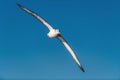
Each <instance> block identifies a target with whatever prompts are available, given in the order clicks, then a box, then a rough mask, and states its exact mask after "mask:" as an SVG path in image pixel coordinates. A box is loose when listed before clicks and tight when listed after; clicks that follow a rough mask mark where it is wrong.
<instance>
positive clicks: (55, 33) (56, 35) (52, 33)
mask: <svg viewBox="0 0 120 80" xmlns="http://www.w3.org/2000/svg"><path fill="white" fill-rule="evenodd" d="M17 6H18V7H19V8H21V9H22V10H24V11H25V12H27V13H29V14H31V15H32V16H33V17H35V18H36V19H37V20H39V21H40V22H41V23H42V24H44V25H45V26H46V27H47V28H48V29H49V32H48V34H47V36H48V37H49V38H57V39H59V40H60V42H61V43H62V44H63V45H64V46H65V48H66V49H67V50H68V52H69V53H70V54H71V56H72V57H73V59H74V61H75V62H76V63H77V65H78V67H79V68H80V69H81V70H82V71H83V72H85V70H84V69H83V67H82V65H81V63H80V61H79V60H78V58H77V56H76V54H75V52H74V51H73V50H72V48H71V47H70V46H69V44H68V43H67V41H66V40H65V39H64V38H63V36H62V35H61V33H60V31H59V29H54V28H53V27H52V26H51V25H50V24H48V22H47V21H45V20H44V19H43V18H42V17H41V16H39V15H38V14H37V13H35V12H33V11H31V10H29V9H27V8H25V7H23V6H22V5H20V4H18V3H17Z"/></svg>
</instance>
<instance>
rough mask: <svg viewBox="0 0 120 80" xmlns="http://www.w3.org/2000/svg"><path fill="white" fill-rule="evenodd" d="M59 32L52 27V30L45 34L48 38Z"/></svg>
mask: <svg viewBox="0 0 120 80" xmlns="http://www.w3.org/2000/svg"><path fill="white" fill-rule="evenodd" d="M59 34H60V32H59V30H58V29H52V30H50V32H49V33H48V34H47V36H48V37H49V38H54V37H56V36H57V35H59Z"/></svg>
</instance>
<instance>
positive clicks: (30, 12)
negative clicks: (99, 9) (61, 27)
mask: <svg viewBox="0 0 120 80" xmlns="http://www.w3.org/2000/svg"><path fill="white" fill-rule="evenodd" d="M17 6H18V7H19V8H21V9H22V10H24V11H25V12H27V13H29V14H31V15H32V16H34V17H35V18H36V19H38V20H39V21H40V22H42V23H43V24H44V25H45V26H46V27H47V28H48V29H49V30H51V29H53V28H52V26H51V25H49V24H48V23H47V22H46V21H45V20H44V19H43V18H42V17H40V16H39V15H38V14H37V13H35V12H33V11H31V10H29V9H27V8H25V7H23V6H22V5H20V4H17Z"/></svg>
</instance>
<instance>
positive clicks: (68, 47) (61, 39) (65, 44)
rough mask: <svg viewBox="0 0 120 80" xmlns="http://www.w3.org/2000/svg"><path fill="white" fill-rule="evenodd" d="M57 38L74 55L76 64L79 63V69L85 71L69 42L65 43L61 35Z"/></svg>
mask: <svg viewBox="0 0 120 80" xmlns="http://www.w3.org/2000/svg"><path fill="white" fill-rule="evenodd" d="M57 38H58V39H59V40H60V41H61V42H62V44H63V45H64V46H65V48H66V49H67V50H68V51H69V53H70V54H71V55H72V57H73V59H74V60H75V62H76V63H77V65H78V67H79V68H80V69H81V70H82V71H83V72H85V71H84V69H83V67H82V65H81V64H80V61H79V60H78V58H77V56H76V54H75V52H74V51H73V50H72V48H71V47H70V46H69V45H68V43H67V41H65V39H64V38H63V37H62V36H61V35H58V36H57Z"/></svg>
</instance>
